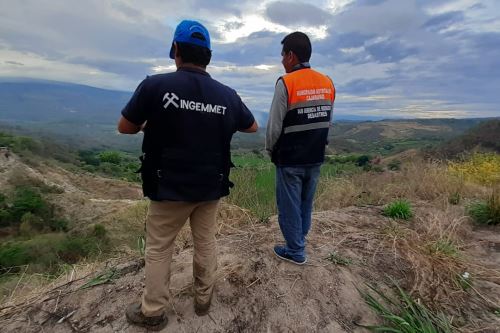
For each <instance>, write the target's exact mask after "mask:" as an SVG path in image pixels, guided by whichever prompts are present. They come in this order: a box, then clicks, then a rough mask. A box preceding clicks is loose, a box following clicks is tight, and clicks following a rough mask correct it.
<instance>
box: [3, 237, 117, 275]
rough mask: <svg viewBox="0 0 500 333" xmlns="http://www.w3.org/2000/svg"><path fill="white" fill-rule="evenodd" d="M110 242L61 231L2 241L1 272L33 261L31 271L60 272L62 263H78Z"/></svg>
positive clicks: (93, 254)
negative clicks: (31, 237)
mask: <svg viewBox="0 0 500 333" xmlns="http://www.w3.org/2000/svg"><path fill="white" fill-rule="evenodd" d="M106 245H107V242H105V241H103V240H101V239H98V238H96V237H91V236H81V235H75V236H67V235H65V234H62V233H57V234H43V235H38V236H36V237H35V238H33V239H30V240H22V241H19V240H18V241H10V242H7V243H4V244H1V245H0V275H1V274H2V273H4V272H6V271H7V270H9V271H10V272H17V271H19V268H20V267H19V266H24V265H30V270H29V271H30V272H49V273H57V271H58V270H59V269H60V267H61V266H62V265H63V264H75V263H77V262H78V261H80V260H81V259H83V258H87V257H91V256H95V255H97V254H99V253H100V251H101V249H102V248H104V247H105V246H106Z"/></svg>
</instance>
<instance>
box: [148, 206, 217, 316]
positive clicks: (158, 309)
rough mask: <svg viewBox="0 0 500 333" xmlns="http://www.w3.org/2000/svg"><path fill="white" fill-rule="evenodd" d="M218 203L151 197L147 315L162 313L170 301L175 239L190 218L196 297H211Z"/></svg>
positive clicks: (214, 270)
mask: <svg viewBox="0 0 500 333" xmlns="http://www.w3.org/2000/svg"><path fill="white" fill-rule="evenodd" d="M218 206H219V200H214V201H204V202H182V201H151V205H150V207H149V212H148V217H147V220H146V287H145V289H144V294H143V295H142V313H144V315H146V316H158V315H161V313H162V312H163V311H164V310H165V308H166V306H167V304H168V298H169V297H170V292H169V285H170V264H171V262H172V254H173V250H174V241H175V238H176V236H177V234H178V233H179V231H180V230H181V228H182V227H183V226H184V224H185V223H186V221H187V219H188V218H189V220H190V225H191V231H192V235H193V243H194V256H193V277H194V284H193V286H194V293H195V297H196V301H197V302H198V303H200V304H204V303H207V302H208V301H209V300H210V296H211V294H212V291H213V288H214V284H215V273H216V270H217V258H216V244H215V233H216V230H217V228H216V224H217V223H216V216H217V209H218Z"/></svg>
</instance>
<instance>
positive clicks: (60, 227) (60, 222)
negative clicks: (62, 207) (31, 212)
mask: <svg viewBox="0 0 500 333" xmlns="http://www.w3.org/2000/svg"><path fill="white" fill-rule="evenodd" d="M68 224H69V223H68V221H67V220H65V219H55V218H53V219H51V220H50V221H49V227H50V230H52V231H65V232H66V231H68Z"/></svg>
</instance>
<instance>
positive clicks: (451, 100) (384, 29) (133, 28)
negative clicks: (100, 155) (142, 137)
mask: <svg viewBox="0 0 500 333" xmlns="http://www.w3.org/2000/svg"><path fill="white" fill-rule="evenodd" d="M320 5H321V6H322V7H321V8H326V7H324V6H323V5H324V4H322V3H318V2H312V1H305V0H304V1H300V2H298V1H292V0H290V1H284V0H281V1H275V2H271V3H268V4H267V5H266V7H264V8H262V7H259V6H257V7H256V5H255V3H254V2H250V1H242V2H234V1H232V0H231V1H230V0H223V1H216V0H208V1H203V0H186V1H176V2H173V1H159V0H143V1H141V2H140V3H135V2H130V1H125V0H116V1H112V2H102V1H98V0H87V1H82V2H71V3H69V2H67V1H64V0H50V1H49V0H38V1H34V0H24V1H18V2H12V3H11V4H9V5H8V6H3V8H2V14H1V15H0V31H2V34H1V35H0V62H2V63H4V64H5V65H4V66H0V76H15V74H16V73H19V75H20V76H27V75H34V76H37V77H38V78H46V79H61V80H69V79H72V80H74V82H76V83H89V84H94V85H96V86H106V87H114V88H118V89H133V88H134V87H135V85H136V84H137V82H138V81H139V80H140V79H142V78H143V77H144V76H145V75H147V74H152V71H153V70H152V68H153V67H154V66H158V65H161V66H164V67H165V66H168V65H172V64H173V62H172V61H171V60H169V59H168V50H169V47H170V42H171V38H172V33H173V29H174V28H175V26H176V24H177V23H178V22H179V21H180V20H181V19H186V18H190V19H198V20H201V21H202V22H203V23H204V24H205V25H206V26H207V28H208V29H209V31H210V32H211V35H212V38H213V40H214V41H222V40H224V36H225V33H227V32H228V31H234V30H238V29H241V30H245V27H246V26H247V25H248V21H245V20H247V19H248V17H249V16H261V17H263V19H265V20H267V22H268V23H269V24H265V23H262V26H259V27H256V29H255V30H252V31H254V32H253V33H250V32H249V33H248V34H246V35H245V36H244V37H239V38H238V39H237V40H236V41H234V42H231V43H227V42H224V43H222V42H214V43H213V50H214V53H213V66H212V67H210V66H209V71H210V72H211V73H212V74H213V76H214V77H215V78H216V79H220V80H221V81H222V82H223V83H225V84H228V85H230V86H232V87H233V88H235V89H236V90H237V91H238V92H240V94H241V95H242V97H243V98H245V100H246V101H248V104H249V106H250V107H251V108H254V109H256V110H265V111H267V110H268V108H269V104H270V100H271V98H272V93H273V87H274V83H275V81H276V79H277V77H278V76H279V75H282V74H283V69H282V67H281V64H280V60H281V57H280V50H281V45H280V41H281V40H282V38H283V37H284V36H285V35H286V33H287V32H286V31H285V30H286V29H293V30H295V29H298V27H300V26H302V27H311V28H319V27H320V26H327V35H326V37H325V38H313V39H312V42H313V56H312V59H311V60H312V65H313V67H316V68H318V69H319V70H321V71H324V72H325V73H327V74H329V75H330V76H331V77H332V78H333V79H334V81H335V82H336V85H337V88H338V95H337V98H338V101H337V104H336V112H339V113H343V114H345V113H349V112H351V113H352V112H354V113H358V114H360V115H362V114H365V113H370V114H373V113H374V112H375V113H377V112H378V113H380V114H390V115H397V114H400V115H401V114H403V115H409V114H410V110H411V108H412V107H415V108H416V109H418V110H419V113H418V114H419V115H425V112H429V113H432V112H440V111H443V110H444V111H446V112H454V111H453V110H458V111H460V112H465V113H464V114H470V115H477V114H479V115H480V114H484V115H487V114H488V115H489V114H491V113H492V112H494V110H497V112H498V105H500V96H499V95H498V87H499V86H500V32H499V26H498V22H499V17H500V14H499V13H500V4H499V3H498V2H497V1H495V0H484V1H481V2H476V3H474V4H472V5H471V2H469V3H467V4H465V5H460V2H457V1H451V0H358V1H353V2H352V3H351V4H349V5H348V6H346V7H343V9H342V10H341V11H340V12H327V10H326V9H321V8H318V7H317V6H320ZM259 22H260V21H259ZM263 22H265V21H263ZM280 26H281V27H282V29H281V30H280V29H278V28H279V27H280ZM277 27H278V28H277ZM254 28H255V27H254ZM277 31H280V32H277ZM287 31H288V30H287ZM261 64H265V65H273V66H274V67H272V68H271V69H269V70H263V69H259V68H255V66H256V65H261ZM21 66H22V67H21ZM17 68H19V69H17ZM21 68H22V70H21ZM32 73H33V74H32ZM78 80H80V82H78ZM372 97H373V98H372ZM398 110H400V112H399V111H398ZM458 111H457V112H458ZM398 112H399V113H398ZM467 112H468V113H467ZM481 112H482V113H481ZM446 114H451V113H446ZM457 114H461V113H457Z"/></svg>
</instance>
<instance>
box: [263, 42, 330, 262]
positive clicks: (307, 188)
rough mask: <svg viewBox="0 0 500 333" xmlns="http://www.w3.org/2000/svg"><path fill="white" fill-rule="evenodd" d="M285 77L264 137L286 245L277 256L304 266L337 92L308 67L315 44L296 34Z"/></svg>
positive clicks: (288, 45)
mask: <svg viewBox="0 0 500 333" xmlns="http://www.w3.org/2000/svg"><path fill="white" fill-rule="evenodd" d="M281 44H282V45H283V48H282V51H281V56H282V60H281V63H282V64H283V67H284V68H285V71H286V74H285V75H284V76H282V77H280V78H279V79H278V81H277V83H276V87H275V92H274V97H273V101H272V104H271V110H270V112H269V120H268V123H267V132H266V150H267V151H268V152H269V154H270V155H271V160H272V161H273V163H274V164H275V165H276V203H277V206H278V221H279V225H280V229H281V232H282V233H283V237H284V238H285V245H283V246H282V245H276V246H275V247H274V253H275V254H276V255H277V256H278V257H279V258H280V259H283V260H286V261H289V262H292V263H294V264H298V265H302V264H305V263H306V261H307V256H306V252H305V245H306V244H305V237H306V236H307V233H308V232H309V229H310V228H311V213H312V205H313V198H314V193H315V192H316V185H317V183H318V178H319V173H320V167H321V164H322V163H323V162H324V159H325V146H326V145H327V143H328V142H327V137H328V130H329V127H330V122H331V113H332V109H333V102H334V100H335V87H334V85H333V82H332V80H331V79H330V78H329V77H328V76H326V75H324V74H322V73H319V72H317V71H315V70H313V69H311V66H310V64H309V59H310V58H311V52H312V48H311V42H310V40H309V38H308V37H307V35H306V34H304V33H302V32H294V33H291V34H289V35H287V36H286V37H285V38H284V39H283V40H282V41H281Z"/></svg>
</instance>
